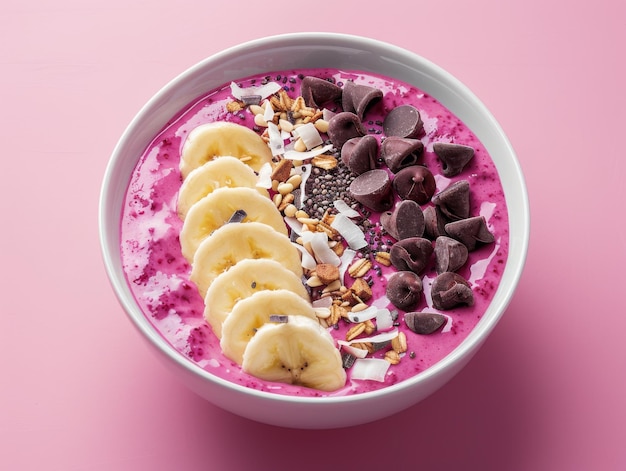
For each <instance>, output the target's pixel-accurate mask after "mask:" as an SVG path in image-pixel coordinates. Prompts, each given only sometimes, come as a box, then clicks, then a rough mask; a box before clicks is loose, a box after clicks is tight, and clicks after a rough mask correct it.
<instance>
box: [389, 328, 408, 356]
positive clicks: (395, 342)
mask: <svg viewBox="0 0 626 471" xmlns="http://www.w3.org/2000/svg"><path fill="white" fill-rule="evenodd" d="M391 348H393V350H394V351H396V352H397V353H404V352H406V351H407V348H408V347H407V343H406V335H405V333H404V332H402V331H400V332H399V333H398V335H397V337H394V338H393V339H391Z"/></svg>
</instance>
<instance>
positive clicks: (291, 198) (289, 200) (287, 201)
mask: <svg viewBox="0 0 626 471" xmlns="http://www.w3.org/2000/svg"><path fill="white" fill-rule="evenodd" d="M277 194H279V195H280V193H277ZM281 197H282V199H281V201H280V204H279V205H278V210H279V211H283V210H284V209H285V208H286V207H287V206H288V205H290V204H291V203H293V201H294V200H295V199H296V197H295V196H293V193H287V194H286V195H284V196H283V195H281Z"/></svg>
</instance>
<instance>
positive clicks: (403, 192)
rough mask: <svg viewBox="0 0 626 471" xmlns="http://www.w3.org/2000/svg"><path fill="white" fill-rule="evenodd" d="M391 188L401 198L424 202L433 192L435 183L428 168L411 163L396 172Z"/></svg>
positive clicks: (435, 188) (428, 199)
mask: <svg viewBox="0 0 626 471" xmlns="http://www.w3.org/2000/svg"><path fill="white" fill-rule="evenodd" d="M393 189H394V190H395V191H396V193H397V194H398V196H399V197H400V198H401V199H403V200H413V201H415V202H416V203H418V204H426V203H428V202H429V201H430V199H431V198H432V197H433V195H434V194H435V191H436V190H437V184H436V182H435V177H434V176H433V174H432V172H431V171H430V170H428V169H427V168H426V167H424V166H422V165H412V166H410V167H406V168H403V169H401V170H399V171H398V173H396V176H395V177H394V178H393Z"/></svg>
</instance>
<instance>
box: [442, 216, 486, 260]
mask: <svg viewBox="0 0 626 471" xmlns="http://www.w3.org/2000/svg"><path fill="white" fill-rule="evenodd" d="M445 230H446V233H447V234H448V235H449V236H450V237H452V238H454V239H456V240H458V241H460V242H462V243H463V244H464V245H465V246H466V247H467V250H469V251H470V252H471V251H472V250H474V249H475V248H476V247H477V246H479V245H483V244H490V243H491V242H493V241H494V240H495V238H494V236H493V234H492V233H491V232H490V231H489V228H487V221H486V220H485V218H484V217H483V216H475V217H471V218H466V219H462V220H460V221H454V222H450V223H448V224H446V226H445Z"/></svg>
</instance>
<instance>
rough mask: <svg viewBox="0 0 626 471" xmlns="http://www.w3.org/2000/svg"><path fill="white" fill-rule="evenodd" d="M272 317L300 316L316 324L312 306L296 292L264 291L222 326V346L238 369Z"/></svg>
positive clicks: (237, 308)
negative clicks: (244, 354) (261, 329)
mask: <svg viewBox="0 0 626 471" xmlns="http://www.w3.org/2000/svg"><path fill="white" fill-rule="evenodd" d="M272 315H284V316H287V315H299V316H305V317H308V318H309V319H312V320H314V321H315V322H317V316H316V315H315V311H314V310H313V307H312V306H311V304H310V303H309V302H307V301H305V300H304V299H302V298H301V297H300V296H298V295H297V294H295V293H294V292H293V291H289V290H286V289H277V290H273V291H272V290H264V291H258V292H257V293H254V294H253V295H252V296H249V297H247V298H245V299H242V300H241V301H239V302H238V303H237V304H235V306H234V307H233V310H232V311H231V313H230V314H229V315H228V316H227V317H226V319H225V320H224V324H223V325H222V339H221V341H220V346H221V347H222V351H223V352H224V355H226V356H227V357H228V358H230V359H231V360H233V361H235V362H237V363H238V364H239V365H241V363H242V362H243V352H244V350H245V349H246V346H247V345H248V342H249V341H250V339H251V338H252V336H253V335H254V334H255V332H256V331H257V329H259V328H260V327H261V326H262V325H263V324H265V323H267V322H269V321H270V316H272Z"/></svg>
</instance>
